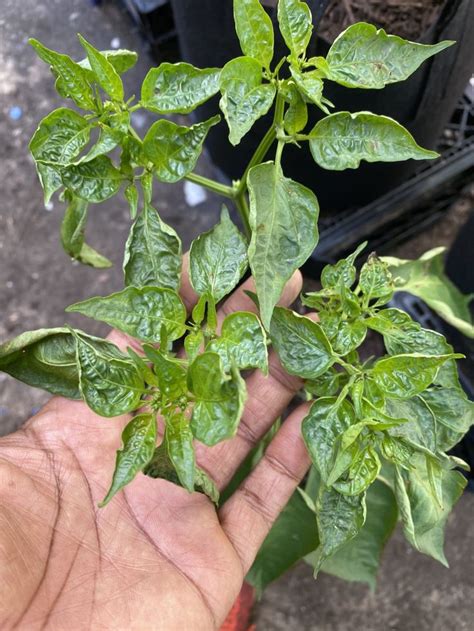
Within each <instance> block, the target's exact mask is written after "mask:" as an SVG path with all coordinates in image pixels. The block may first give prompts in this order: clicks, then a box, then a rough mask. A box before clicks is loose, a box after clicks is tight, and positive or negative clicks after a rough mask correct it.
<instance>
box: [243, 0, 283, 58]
mask: <svg viewBox="0 0 474 631" xmlns="http://www.w3.org/2000/svg"><path fill="white" fill-rule="evenodd" d="M234 22H235V31H236V33H237V37H238V38H239V41H240V47H241V49H242V52H243V53H244V55H247V56H248V57H253V58H254V59H256V60H257V61H258V62H259V63H260V64H261V65H262V66H264V67H265V68H269V67H270V63H271V61H272V59H273V40H274V34H273V25H272V21H271V19H270V16H269V15H268V14H267V13H266V11H265V9H264V8H263V7H262V5H261V4H260V0H234Z"/></svg>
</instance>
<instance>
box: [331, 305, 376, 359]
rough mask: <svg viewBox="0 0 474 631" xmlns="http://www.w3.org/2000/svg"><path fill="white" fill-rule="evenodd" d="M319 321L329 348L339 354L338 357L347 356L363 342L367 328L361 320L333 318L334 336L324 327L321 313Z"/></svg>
mask: <svg viewBox="0 0 474 631" xmlns="http://www.w3.org/2000/svg"><path fill="white" fill-rule="evenodd" d="M324 313H325V312H324ZM331 315H332V314H331ZM334 315H336V314H334ZM320 321H321V328H322V329H323V330H324V332H325V333H326V335H327V336H328V337H329V340H330V342H331V346H332V347H333V349H334V350H335V351H336V353H339V354H340V355H347V354H348V353H350V352H351V351H353V350H354V349H356V348H358V347H359V346H360V345H361V344H362V342H363V341H364V340H365V336H366V334H367V326H366V325H365V322H364V321H363V320H344V319H342V318H335V324H336V326H335V327H334V328H335V331H334V335H330V332H329V330H328V328H327V326H326V325H327V318H326V317H324V316H323V312H321V315H320Z"/></svg>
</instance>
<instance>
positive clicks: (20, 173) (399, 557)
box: [0, 0, 474, 631]
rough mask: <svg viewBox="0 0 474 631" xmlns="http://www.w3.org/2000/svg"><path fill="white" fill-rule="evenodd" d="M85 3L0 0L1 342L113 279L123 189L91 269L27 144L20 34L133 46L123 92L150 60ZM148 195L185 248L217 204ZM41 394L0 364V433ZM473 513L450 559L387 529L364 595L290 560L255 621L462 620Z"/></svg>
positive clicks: (125, 29) (105, 209)
mask: <svg viewBox="0 0 474 631" xmlns="http://www.w3.org/2000/svg"><path fill="white" fill-rule="evenodd" d="M92 4H93V3H92V2H86V0H22V1H21V2H17V1H16V0H1V2H0V111H1V117H0V139H1V141H0V158H1V171H0V186H1V190H2V195H1V204H0V307H1V310H0V340H1V341H3V340H5V339H7V338H10V337H13V336H15V335H17V334H19V333H20V332H22V331H24V330H29V329H37V328H41V327H51V326H58V325H62V324H63V323H64V322H65V321H66V317H65V314H64V308H65V307H66V306H67V305H68V304H71V303H72V302H76V301H78V300H82V299H84V298H86V297H89V296H91V295H96V294H101V293H103V294H105V293H111V292H112V291H117V290H119V289H120V288H121V286H122V273H121V252H122V251H123V244H124V242H125V239H126V237H127V233H128V230H129V224H130V221H129V217H128V209H127V206H126V203H125V202H124V200H122V199H117V200H116V199H114V200H112V201H108V202H105V203H104V204H101V205H100V206H95V207H93V208H92V211H91V216H90V221H89V227H88V237H89V241H90V243H91V245H93V246H94V247H95V248H97V249H98V250H99V251H100V252H102V253H104V254H105V255H106V256H108V257H109V258H111V259H112V260H113V261H114V263H115V265H114V267H113V268H111V269H110V270H101V271H96V270H93V269H89V268H86V267H82V266H79V265H76V264H72V263H71V262H70V261H69V259H68V258H67V257H66V255H65V254H64V253H63V252H62V250H61V247H60V244H59V224H60V221H61V216H62V205H61V203H60V202H58V201H57V200H54V202H53V204H52V205H50V206H48V208H45V206H44V204H43V201H42V194H41V190H40V186H39V183H38V181H37V178H36V173H35V169H34V166H33V162H32V160H31V158H30V156H29V153H28V149H27V144H28V140H29V138H30V137H31V135H32V133H33V132H34V130H35V127H36V125H37V122H38V121H39V120H40V119H41V118H42V117H43V116H45V115H46V114H47V113H48V112H49V111H51V110H52V109H54V108H55V107H58V106H60V104H61V102H60V101H59V100H58V97H57V96H56V95H55V92H54V90H53V81H52V79H51V75H50V73H49V71H48V69H47V68H46V66H45V65H44V64H43V63H42V62H40V61H39V60H37V59H36V57H35V55H34V54H33V51H32V49H31V48H30V47H29V46H28V45H27V42H26V40H27V38H28V37H31V36H33V37H37V38H38V39H40V40H41V41H42V42H44V43H45V44H46V45H49V46H51V47H53V48H58V49H60V50H61V51H63V52H66V53H68V54H71V55H72V56H75V57H79V56H82V55H81V48H80V46H79V43H78V41H77V39H76V38H75V33H76V32H81V33H82V34H83V35H84V36H85V37H86V38H87V39H89V40H90V41H92V42H93V43H94V44H95V45H96V46H97V47H98V48H102V49H104V48H111V47H113V46H116V45H118V46H120V47H126V48H131V49H134V50H138V51H139V52H140V53H141V56H140V60H139V63H138V66H137V68H136V69H135V70H134V71H132V73H131V74H130V76H126V88H127V90H128V91H129V93H130V94H132V93H134V92H135V93H136V92H137V89H138V85H139V80H140V79H141V78H142V77H143V76H144V74H145V72H146V70H147V68H148V66H149V65H150V64H151V60H150V58H149V57H148V56H147V53H146V47H145V45H144V43H143V41H142V40H141V38H140V35H139V34H138V32H137V31H136V29H135V28H134V26H133V25H132V23H131V22H130V21H128V19H127V17H126V16H125V15H124V14H123V13H122V11H121V10H120V8H119V3H118V2H112V1H110V2H108V3H104V6H103V7H102V8H100V9H98V8H95V7H93V6H92ZM151 120H152V116H151V115H145V114H143V113H142V112H140V114H139V115H137V117H136V119H135V124H136V126H137V128H138V130H139V131H140V127H143V128H144V127H146V126H148V124H149V123H150V121H151ZM199 168H200V169H201V173H203V174H210V173H211V172H212V171H213V167H212V165H211V164H210V163H209V161H208V160H207V159H206V157H205V156H204V158H203V159H202V160H201V162H200V165H199ZM187 192H188V194H189V190H188V191H187ZM191 192H192V191H191ZM154 202H155V205H156V206H157V207H158V208H159V211H160V213H161V215H162V216H163V218H164V220H165V221H167V222H169V223H170V224H172V225H173V226H174V227H175V229H176V230H177V231H178V232H179V233H180V235H181V236H182V238H183V241H184V245H185V247H186V246H188V245H189V243H190V241H191V240H192V239H193V238H194V236H196V234H198V233H199V232H202V231H203V230H205V229H207V228H208V227H209V226H210V225H212V224H213V223H214V222H215V221H216V218H217V215H218V211H219V207H220V200H219V199H217V198H216V197H214V196H212V195H210V194H207V196H206V199H205V200H204V201H202V202H201V203H199V204H197V205H190V204H189V203H187V201H186V195H185V190H184V188H183V186H182V185H177V186H173V187H171V186H167V185H164V184H162V185H158V184H157V185H156V186H155V193H154ZM463 203H469V202H463ZM463 209H464V206H463ZM463 212H465V211H464V210H462V212H461V215H462V214H463ZM458 213H459V210H458V211H457V212H456V213H455V214H454V215H452V216H450V217H447V219H446V220H445V222H444V223H445V225H444V227H442V228H441V229H440V228H439V227H438V228H437V229H435V231H434V232H433V233H431V236H427V235H426V234H425V235H424V237H423V246H424V247H423V248H422V250H425V249H428V247H432V246H433V245H436V244H438V240H437V237H438V236H442V237H443V242H445V241H446V235H447V234H448V235H454V232H455V230H454V226H455V224H457V223H458V219H457V217H458V216H459V215H458ZM433 235H434V236H433ZM449 238H451V237H449ZM448 240H449V239H448ZM425 245H426V247H425ZM419 250H420V241H419V240H417V241H415V242H413V243H412V244H411V245H410V244H408V245H406V246H404V248H403V255H408V256H409V255H410V254H411V253H413V254H417V253H418V252H419ZM67 322H69V323H71V324H73V325H79V326H81V327H83V328H86V329H87V330H88V331H89V332H91V333H103V332H104V330H105V329H104V328H102V327H101V326H100V325H99V324H96V325H94V323H92V322H91V321H86V320H84V319H83V318H81V317H80V316H76V317H74V316H68V317H67ZM46 398H47V397H46V396H45V395H44V394H43V393H42V392H41V391H37V390H34V389H31V388H29V387H26V386H23V385H22V384H19V383H17V382H15V381H14V380H13V379H10V378H9V377H7V376H5V375H0V434H2V433H3V434H5V433H8V432H10V431H13V430H14V429H15V428H16V427H18V426H19V425H20V424H21V423H22V422H23V421H24V420H25V419H26V418H27V417H28V416H29V415H30V414H31V413H32V412H33V411H35V410H36V409H37V408H38V406H40V405H41V404H42V403H43V402H44V401H45V399H46ZM473 523H474V495H465V496H464V497H463V498H462V499H461V501H460V503H459V505H458V507H457V509H456V511H455V513H454V515H453V518H452V519H451V521H450V523H449V526H448V536H447V539H448V545H447V555H448V558H449V559H450V562H451V569H450V570H446V569H444V568H442V567H441V566H440V565H438V564H436V563H434V562H432V561H431V560H430V559H427V558H424V557H422V556H420V555H418V554H415V553H414V552H413V551H412V550H411V549H410V548H409V547H408V546H407V545H406V544H405V543H404V541H403V539H402V538H401V536H399V535H397V536H396V537H395V538H394V540H393V541H392V542H391V543H390V544H389V546H388V549H387V552H386V554H385V558H384V562H383V565H382V571H381V577H380V584H379V588H378V590H377V592H376V593H375V594H371V593H370V592H368V590H367V589H365V588H364V587H362V586H359V585H352V584H348V583H344V582H342V581H339V580H338V579H335V578H332V577H329V576H322V577H321V578H320V579H318V581H316V582H314V581H313V579H312V577H311V572H310V570H309V569H308V568H306V567H305V566H304V565H301V566H298V567H297V568H296V569H295V570H294V571H292V572H290V573H288V574H287V575H286V576H285V577H283V578H282V579H281V580H279V581H278V582H276V583H275V584H274V585H273V586H272V587H270V588H269V589H268V590H267V592H266V593H265V595H264V597H263V599H262V601H261V602H260V603H259V604H258V606H257V608H256V612H255V617H256V622H257V629H258V631H279V630H283V629H284V630H291V631H293V630H303V631H344V630H345V629H352V628H354V627H355V628H358V627H363V628H364V629H365V630H366V631H379V630H380V631H381V630H382V629H397V630H400V631H401V630H403V631H425V630H426V631H428V630H429V631H450V630H451V629H453V630H454V629H457V630H460V631H461V630H464V629H465V630H468V629H473V628H474V626H473V622H472V602H473V600H474V574H473V572H472V568H473V551H474V528H473V527H472V525H473Z"/></svg>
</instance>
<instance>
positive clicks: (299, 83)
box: [290, 67, 331, 114]
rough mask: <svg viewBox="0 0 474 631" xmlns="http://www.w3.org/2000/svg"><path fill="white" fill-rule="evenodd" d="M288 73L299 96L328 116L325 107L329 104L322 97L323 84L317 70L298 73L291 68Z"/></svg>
mask: <svg viewBox="0 0 474 631" xmlns="http://www.w3.org/2000/svg"><path fill="white" fill-rule="evenodd" d="M290 72H291V76H292V77H293V80H294V82H295V84H296V87H297V88H298V90H299V91H300V94H301V95H302V96H303V97H304V98H305V99H306V100H308V101H309V102H310V103H314V104H315V105H317V106H318V107H319V109H320V110H322V111H323V112H324V113H325V114H329V110H328V108H327V106H328V105H331V104H330V103H329V101H326V100H325V98H324V97H323V88H324V84H323V81H322V79H321V75H320V74H319V72H318V71H317V70H310V71H309V72H300V71H299V70H296V68H291V67H290Z"/></svg>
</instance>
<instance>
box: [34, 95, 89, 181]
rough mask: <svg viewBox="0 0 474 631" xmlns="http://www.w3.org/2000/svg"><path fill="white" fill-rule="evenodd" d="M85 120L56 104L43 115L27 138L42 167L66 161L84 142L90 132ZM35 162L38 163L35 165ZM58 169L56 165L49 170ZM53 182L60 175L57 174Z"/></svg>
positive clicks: (36, 159) (79, 150)
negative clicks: (52, 109)
mask: <svg viewBox="0 0 474 631" xmlns="http://www.w3.org/2000/svg"><path fill="white" fill-rule="evenodd" d="M90 129H91V127H90V124H89V123H88V122H87V120H86V119H85V118H84V117H83V116H81V115H80V114H78V113H77V112H74V111H73V110H70V109H68V108H67V107H60V108H59V109H57V110H54V111H53V112H51V113H50V114H48V116H46V117H45V118H43V120H42V121H41V123H40V124H39V126H38V129H37V130H36V131H35V133H34V135H33V137H32V139H31V140H30V145H29V147H30V151H31V154H32V156H33V158H34V159H35V161H36V162H40V163H44V164H42V165H41V166H44V167H52V168H53V169H54V167H61V166H65V165H68V164H70V163H71V162H72V161H73V160H74V159H75V158H76V157H77V156H78V155H79V153H80V152H81V150H82V149H83V148H84V147H85V146H86V145H87V143H88V141H89V135H90ZM38 166H39V165H38ZM53 172H54V173H57V172H58V169H56V170H55V171H53ZM57 178H58V180H57V182H56V183H57V186H56V188H59V187H60V186H61V177H60V175H57Z"/></svg>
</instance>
